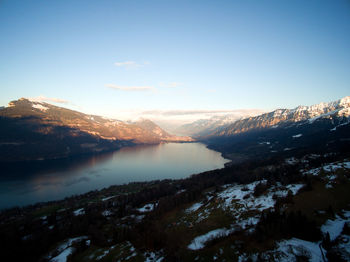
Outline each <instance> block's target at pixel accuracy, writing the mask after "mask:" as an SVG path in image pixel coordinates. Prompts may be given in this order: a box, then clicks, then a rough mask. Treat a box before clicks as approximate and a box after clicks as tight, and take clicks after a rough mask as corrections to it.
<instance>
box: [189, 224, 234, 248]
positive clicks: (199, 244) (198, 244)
mask: <svg viewBox="0 0 350 262" xmlns="http://www.w3.org/2000/svg"><path fill="white" fill-rule="evenodd" d="M231 232H233V229H226V228H219V229H215V230H212V231H209V232H208V233H206V234H204V235H201V236H198V237H196V238H195V239H193V240H192V242H191V244H189V245H188V246H187V248H188V249H191V250H198V249H201V248H203V247H204V246H205V243H206V242H208V241H209V240H212V239H215V238H218V237H221V236H227V235H228V234H230V233H231Z"/></svg>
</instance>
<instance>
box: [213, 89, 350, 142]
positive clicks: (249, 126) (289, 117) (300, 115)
mask: <svg viewBox="0 0 350 262" xmlns="http://www.w3.org/2000/svg"><path fill="white" fill-rule="evenodd" d="M349 116H350V96H347V97H344V98H342V99H340V100H337V101H334V102H330V103H320V104H317V105H312V106H298V107H296V108H294V109H277V110H275V111H272V112H269V113H265V114H262V115H259V116H255V117H249V118H245V119H242V120H238V121H235V122H234V123H232V124H230V125H228V126H227V127H225V128H223V129H222V130H217V131H215V132H213V133H211V134H210V135H209V136H230V135H233V134H238V133H242V132H247V131H250V130H257V129H264V128H277V127H278V124H279V123H296V122H301V121H305V120H308V123H310V124H311V123H313V122H314V121H316V120H317V119H319V118H331V117H349Z"/></svg>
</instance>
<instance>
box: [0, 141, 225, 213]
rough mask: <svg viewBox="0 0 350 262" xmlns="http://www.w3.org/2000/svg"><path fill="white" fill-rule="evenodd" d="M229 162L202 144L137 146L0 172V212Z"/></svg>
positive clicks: (219, 165)
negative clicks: (5, 209) (9, 208)
mask: <svg viewBox="0 0 350 262" xmlns="http://www.w3.org/2000/svg"><path fill="white" fill-rule="evenodd" d="M226 162H228V160H227V159H224V158H222V156H221V154H220V153H218V152H216V151H213V150H210V149H207V148H206V147H205V145H203V144H201V143H184V144H181V143H169V144H160V145H153V146H136V147H129V148H123V149H121V150H119V151H116V152H112V153H106V154H102V155H98V156H91V157H85V158H79V159H74V160H62V161H51V162H47V161H43V162H41V163H37V164H35V165H33V164H31V165H28V166H18V165H14V166H11V167H10V168H2V172H1V173H2V174H1V176H0V209H3V208H7V207H13V206H23V205H27V204H33V203H36V202H41V201H50V200H58V199H63V198H65V197H67V196H71V195H74V194H82V193H86V192H88V191H91V190H95V189H102V188H105V187H108V186H110V185H116V184H119V185H120V184H125V183H128V182H135V181H150V180H155V179H167V178H170V179H177V178H184V177H188V176H190V175H192V174H195V173H200V172H203V171H208V170H212V169H216V168H222V167H223V166H224V164H225V163H226Z"/></svg>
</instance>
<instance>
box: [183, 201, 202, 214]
mask: <svg viewBox="0 0 350 262" xmlns="http://www.w3.org/2000/svg"><path fill="white" fill-rule="evenodd" d="M202 206H203V204H202V203H194V204H193V205H192V206H191V207H189V208H187V209H186V210H185V212H186V213H192V212H195V211H197V210H198V209H200V208H201V207H202Z"/></svg>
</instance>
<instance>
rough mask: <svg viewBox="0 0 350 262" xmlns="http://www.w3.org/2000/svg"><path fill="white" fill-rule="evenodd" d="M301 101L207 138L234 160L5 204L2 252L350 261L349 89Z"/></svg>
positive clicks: (31, 257) (30, 257)
mask: <svg viewBox="0 0 350 262" xmlns="http://www.w3.org/2000/svg"><path fill="white" fill-rule="evenodd" d="M298 108H299V109H300V110H301V111H300V110H299V109H296V110H282V111H281V110H280V111H278V110H277V111H274V112H272V113H267V114H263V115H260V116H256V117H249V118H246V119H240V120H237V121H235V122H234V123H232V124H229V125H228V126H227V127H225V128H224V129H221V130H224V131H222V132H219V133H218V132H212V133H211V135H205V136H197V137H196V140H198V141H202V142H204V143H205V144H206V145H207V146H208V147H209V148H213V149H215V150H217V151H219V152H221V153H222V154H223V156H225V157H226V158H230V159H231V160H232V161H231V162H230V163H227V164H225V167H223V168H219V169H214V170H209V171H205V172H201V173H197V174H193V175H191V176H190V177H183V178H180V179H174V178H167V179H163V180H162V179H159V180H152V181H148V182H132V183H128V184H124V185H112V186H109V187H107V188H104V189H101V190H93V191H90V192H88V193H85V194H81V195H75V196H71V197H67V198H65V199H64V200H57V201H50V202H46V203H45V202H42V203H37V204H33V205H30V206H26V207H21V208H11V209H7V210H4V211H2V212H1V213H0V221H1V224H0V233H1V235H2V236H4V237H2V238H1V239H0V241H1V242H0V247H1V248H2V250H1V252H2V254H4V257H11V258H15V260H23V259H24V258H25V259H26V260H27V261H50V262H54V261H106V262H107V261H215V260H218V261H299V260H301V261H348V260H349V259H350V247H349V239H350V233H349V227H350V214H349V212H350V202H349V199H350V195H349V192H350V190H349V189H350V151H349V148H350V137H349V134H350V132H349V131H350V130H349V128H350V125H349V123H350V122H349V110H348V109H349V97H346V98H343V99H340V100H338V101H335V102H331V103H328V104H325V103H323V104H320V105H319V106H311V107H298ZM3 110H4V109H3ZM0 112H1V111H0ZM140 126H141V127H142V128H144V129H147V128H149V126H151V128H153V129H154V128H155V127H154V125H153V124H152V123H150V122H148V121H146V122H144V123H143V124H140ZM141 127H140V128H141ZM220 128H222V127H220ZM156 130H157V131H156V133H157V134H159V135H160V136H161V137H162V136H163V137H169V136H168V135H166V134H164V133H163V132H162V131H161V130H160V129H156ZM99 139H100V141H101V138H99ZM7 141H9V140H7ZM11 142H12V143H19V140H12V141H11ZM170 145H171V144H170ZM11 146H12V144H11ZM200 159H201V158H200V157H198V160H199V161H202V160H200ZM174 168H175V167H174ZM140 172H141V173H142V171H141V170H140ZM164 172H168V171H166V170H164ZM188 175H189V174H188ZM18 250H20V251H21V252H17V251H18Z"/></svg>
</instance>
